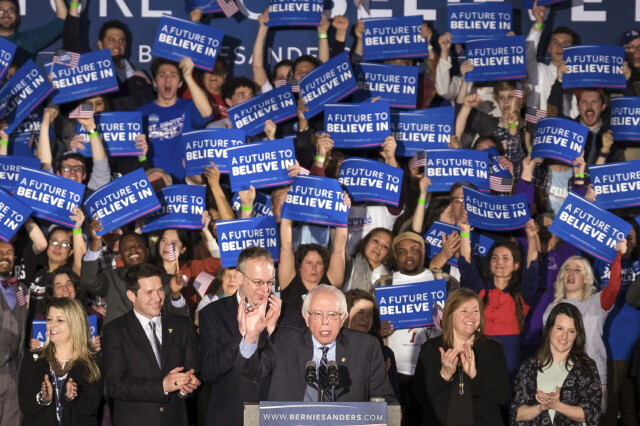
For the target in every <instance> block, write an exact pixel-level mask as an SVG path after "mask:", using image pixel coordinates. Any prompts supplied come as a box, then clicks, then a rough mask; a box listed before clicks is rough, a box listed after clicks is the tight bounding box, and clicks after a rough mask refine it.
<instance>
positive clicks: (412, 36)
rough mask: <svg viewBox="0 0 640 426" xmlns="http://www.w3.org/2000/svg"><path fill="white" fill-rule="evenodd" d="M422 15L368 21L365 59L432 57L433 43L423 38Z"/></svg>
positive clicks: (363, 37) (365, 28)
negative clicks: (421, 29) (430, 55)
mask: <svg viewBox="0 0 640 426" xmlns="http://www.w3.org/2000/svg"><path fill="white" fill-rule="evenodd" d="M421 26H422V16H403V17H401V18H374V19H365V20H364V33H363V34H362V44H363V49H364V59H365V60H367V61H374V60H377V59H393V58H417V57H421V56H429V44H428V43H427V41H426V40H425V39H423V38H422V36H421V35H420V27H421Z"/></svg>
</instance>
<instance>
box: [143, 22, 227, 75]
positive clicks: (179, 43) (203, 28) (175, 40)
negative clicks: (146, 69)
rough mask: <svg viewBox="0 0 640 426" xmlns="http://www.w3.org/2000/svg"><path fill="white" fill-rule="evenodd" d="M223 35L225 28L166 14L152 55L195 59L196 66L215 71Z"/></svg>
mask: <svg viewBox="0 0 640 426" xmlns="http://www.w3.org/2000/svg"><path fill="white" fill-rule="evenodd" d="M223 36H224V31H222V30H218V29H216V28H213V27H211V26H209V25H204V24H199V23H196V22H191V21H187V20H184V19H180V18H176V17H174V16H169V15H164V16H162V18H161V19H160V24H159V25H158V31H157V32H156V39H155V41H154V42H153V48H152V49H151V54H152V55H153V56H160V57H161V58H166V59H170V60H172V61H176V62H180V60H181V59H182V58H185V57H186V58H191V59H192V60H193V64H194V65H195V67H196V68H200V69H203V70H205V71H208V72H211V71H212V70H213V64H214V63H215V62H216V57H217V56H218V52H219V51H220V44H221V42H222V37H223Z"/></svg>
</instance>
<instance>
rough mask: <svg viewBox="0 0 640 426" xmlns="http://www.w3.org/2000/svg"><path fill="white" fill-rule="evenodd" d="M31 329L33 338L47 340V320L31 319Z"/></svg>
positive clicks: (41, 340)
mask: <svg viewBox="0 0 640 426" xmlns="http://www.w3.org/2000/svg"><path fill="white" fill-rule="evenodd" d="M31 331H32V333H33V335H32V336H31V337H33V338H34V339H36V340H38V341H40V342H42V343H44V342H46V341H47V321H46V320H33V322H32V323H31Z"/></svg>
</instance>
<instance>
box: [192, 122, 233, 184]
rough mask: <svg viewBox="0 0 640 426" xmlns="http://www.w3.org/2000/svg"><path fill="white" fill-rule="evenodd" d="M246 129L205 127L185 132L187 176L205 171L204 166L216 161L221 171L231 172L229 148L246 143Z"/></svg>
mask: <svg viewBox="0 0 640 426" xmlns="http://www.w3.org/2000/svg"><path fill="white" fill-rule="evenodd" d="M244 136H245V135H244V131H242V130H236V129H203V130H196V131H193V132H188V133H183V134H182V136H181V138H182V143H183V144H184V152H185V164H186V172H185V173H186V176H194V175H199V174H201V173H204V166H210V165H211V163H210V162H211V161H213V162H214V163H215V165H216V166H217V167H218V170H220V173H229V165H228V164H227V163H228V162H227V158H228V154H227V148H231V147H234V146H240V145H244Z"/></svg>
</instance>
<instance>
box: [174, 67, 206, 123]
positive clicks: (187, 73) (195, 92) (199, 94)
mask: <svg viewBox="0 0 640 426" xmlns="http://www.w3.org/2000/svg"><path fill="white" fill-rule="evenodd" d="M180 69H181V70H182V77H183V78H184V81H185V83H187V86H188V87H189V91H190V92H191V99H192V100H193V103H194V104H195V105H196V108H197V109H198V112H199V113H200V115H201V116H202V117H203V118H204V117H209V116H210V115H212V114H213V108H212V107H211V104H210V103H209V99H207V95H206V94H205V93H204V91H203V90H202V89H201V88H200V86H198V83H196V81H195V79H194V78H193V61H192V60H191V58H187V57H185V58H182V59H181V60H180Z"/></svg>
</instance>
